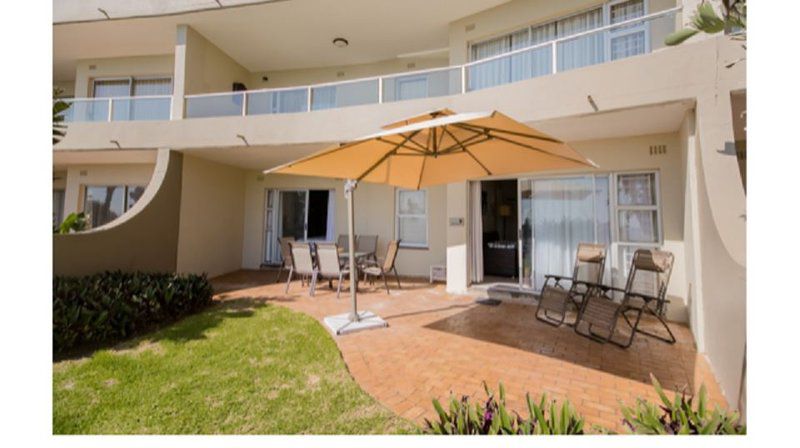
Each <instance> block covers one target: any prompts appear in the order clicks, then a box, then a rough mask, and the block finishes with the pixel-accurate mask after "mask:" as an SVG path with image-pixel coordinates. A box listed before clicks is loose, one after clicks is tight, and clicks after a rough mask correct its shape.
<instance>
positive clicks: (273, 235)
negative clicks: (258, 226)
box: [264, 189, 335, 263]
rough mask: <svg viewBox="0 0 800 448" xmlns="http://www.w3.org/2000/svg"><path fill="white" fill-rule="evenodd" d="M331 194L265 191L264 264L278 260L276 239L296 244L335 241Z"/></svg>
mask: <svg viewBox="0 0 800 448" xmlns="http://www.w3.org/2000/svg"><path fill="white" fill-rule="evenodd" d="M334 197H335V194H334V190H277V189H269V190H267V191H266V201H265V207H264V209H265V213H264V262H265V263H276V262H278V261H279V260H280V247H279V246H278V238H281V237H293V238H294V239H295V240H298V241H307V240H316V241H330V240H333V239H334Z"/></svg>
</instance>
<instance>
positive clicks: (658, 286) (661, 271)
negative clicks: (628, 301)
mask: <svg viewBox="0 0 800 448" xmlns="http://www.w3.org/2000/svg"><path fill="white" fill-rule="evenodd" d="M674 264H675V256H674V255H673V254H672V252H667V251H664V250H655V249H639V250H637V251H636V252H635V253H634V254H633V259H632V260H631V266H630V270H629V272H628V281H627V282H626V284H625V292H626V295H627V294H628V293H633V294H637V293H638V294H646V295H648V296H652V297H655V298H657V299H658V300H660V301H662V300H664V298H665V297H666V294H667V286H668V285H669V277H670V275H672V267H673V265H674Z"/></svg>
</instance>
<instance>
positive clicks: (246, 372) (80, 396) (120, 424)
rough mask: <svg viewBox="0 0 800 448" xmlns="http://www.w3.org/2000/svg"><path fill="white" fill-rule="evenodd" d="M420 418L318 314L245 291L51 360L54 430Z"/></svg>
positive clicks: (218, 428)
mask: <svg viewBox="0 0 800 448" xmlns="http://www.w3.org/2000/svg"><path fill="white" fill-rule="evenodd" d="M413 431H414V427H413V425H411V424H410V423H409V422H407V421H405V420H403V419H400V418H399V417H397V416H395V415H394V414H392V413H391V412H390V411H388V410H387V409H386V408H384V407H383V406H381V405H380V404H379V403H378V402H376V401H375V400H374V399H373V398H371V397H370V396H369V395H367V394H366V393H365V392H364V391H362V390H361V389H360V388H359V387H358V385H357V384H356V382H355V381H354V380H353V378H352V377H351V376H350V374H349V373H348V372H347V369H346V367H345V364H344V361H342V359H341V356H340V355H339V351H338V349H337V347H336V344H335V342H334V341H333V339H332V338H331V337H330V335H329V334H328V333H327V331H325V329H324V328H323V327H322V326H321V325H320V324H319V323H318V322H317V321H315V320H314V319H312V318H311V317H309V316H306V315H304V314H301V313H297V312H294V311H291V310H288V309H286V308H283V307H279V306H275V305H269V304H264V303H258V302H255V301H252V300H248V299H241V300H238V301H231V302H226V303H223V304H218V305H215V306H214V307H212V308H210V309H209V310H207V311H205V312H202V313H200V314H197V315H194V316H191V317H188V318H186V319H183V320H181V321H179V322H177V323H175V324H173V325H171V326H169V327H166V328H164V329H163V330H160V331H157V332H155V333H152V334H149V335H147V336H145V337H141V338H138V339H135V340H133V341H131V342H128V343H125V344H123V345H119V346H116V347H114V348H112V349H105V350H100V351H97V352H95V353H93V354H92V355H90V356H88V357H85V358H81V359H75V360H65V361H60V362H57V363H55V364H54V365H53V432H54V433H55V434H310V433H313V434H364V433H407V432H413Z"/></svg>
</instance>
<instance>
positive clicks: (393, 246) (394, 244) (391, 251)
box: [383, 240, 400, 272]
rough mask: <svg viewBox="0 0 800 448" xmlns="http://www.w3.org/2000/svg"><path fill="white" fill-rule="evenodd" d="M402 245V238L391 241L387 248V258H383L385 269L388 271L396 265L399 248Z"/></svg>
mask: <svg viewBox="0 0 800 448" xmlns="http://www.w3.org/2000/svg"><path fill="white" fill-rule="evenodd" d="M399 247H400V240H392V241H389V248H388V249H386V258H385V259H384V260H383V271H384V272H388V271H390V270H391V269H392V268H393V267H394V261H395V259H396V258H397V249H398V248H399Z"/></svg>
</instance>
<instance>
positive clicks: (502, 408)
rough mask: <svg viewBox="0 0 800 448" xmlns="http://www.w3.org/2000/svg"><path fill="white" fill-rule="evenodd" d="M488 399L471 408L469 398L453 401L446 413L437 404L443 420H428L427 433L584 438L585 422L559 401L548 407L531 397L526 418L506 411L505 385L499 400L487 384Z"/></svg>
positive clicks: (567, 404) (528, 398)
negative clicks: (557, 435) (576, 436)
mask: <svg viewBox="0 0 800 448" xmlns="http://www.w3.org/2000/svg"><path fill="white" fill-rule="evenodd" d="M483 388H484V391H485V392H486V395H487V397H488V398H487V400H486V403H485V404H483V405H481V404H480V403H474V404H471V403H470V402H469V397H467V396H462V397H461V399H460V400H459V399H456V398H455V397H453V396H451V397H450V404H449V409H448V410H445V409H444V408H443V407H442V405H441V403H439V400H433V407H434V409H436V413H437V414H438V416H439V420H438V421H435V422H432V421H430V420H428V419H425V428H424V429H423V430H424V432H425V433H428V434H441V435H456V434H461V435H463V434H517V435H532V434H583V418H582V417H581V416H580V415H578V413H577V412H576V411H575V409H574V408H573V407H572V406H571V405H570V404H569V402H568V401H567V402H564V403H562V404H561V406H557V405H556V402H555V401H550V402H549V403H548V401H547V397H546V395H545V394H542V396H541V399H540V400H539V402H538V403H536V402H534V401H533V400H532V399H531V396H530V394H526V395H525V400H526V403H527V405H528V413H529V417H528V418H523V417H522V416H520V415H519V414H518V413H516V412H513V415H512V412H509V411H508V410H507V409H506V394H505V388H504V387H503V383H500V387H499V397H497V398H495V395H494V393H493V392H492V391H490V390H489V387H488V386H487V385H486V382H484V383H483Z"/></svg>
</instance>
